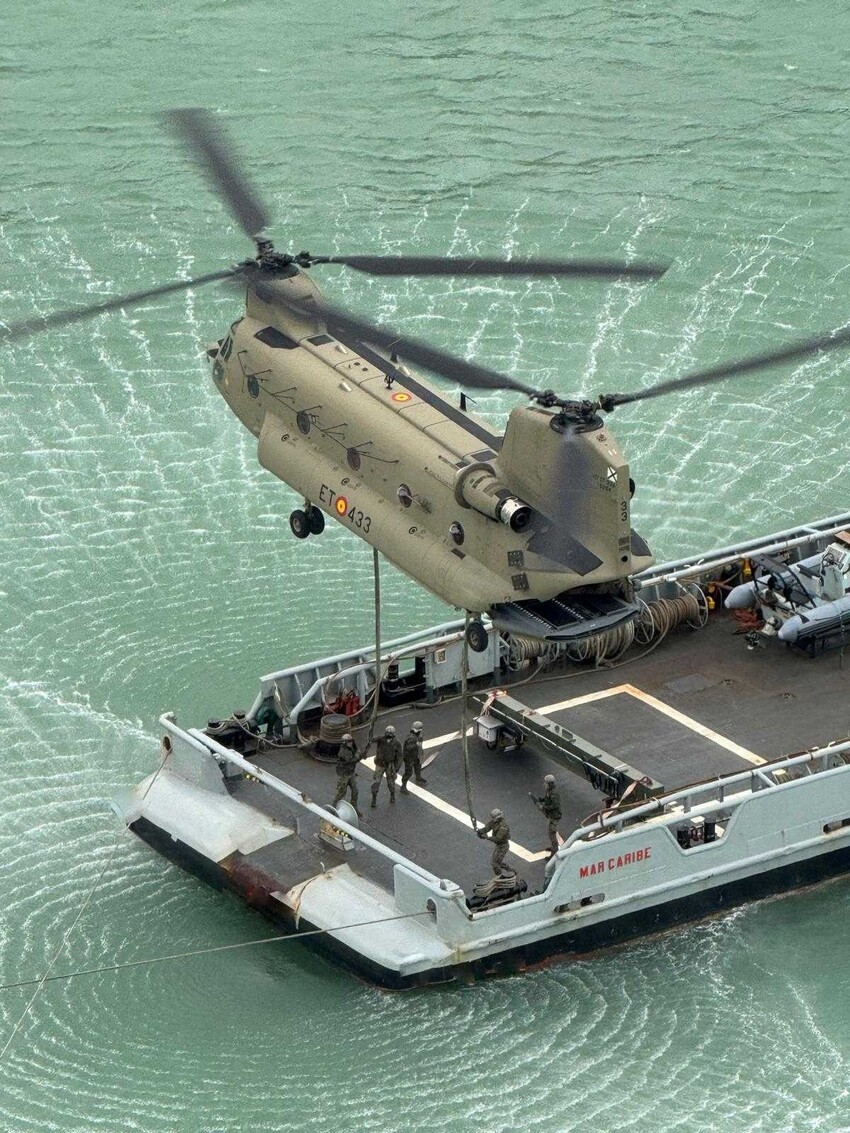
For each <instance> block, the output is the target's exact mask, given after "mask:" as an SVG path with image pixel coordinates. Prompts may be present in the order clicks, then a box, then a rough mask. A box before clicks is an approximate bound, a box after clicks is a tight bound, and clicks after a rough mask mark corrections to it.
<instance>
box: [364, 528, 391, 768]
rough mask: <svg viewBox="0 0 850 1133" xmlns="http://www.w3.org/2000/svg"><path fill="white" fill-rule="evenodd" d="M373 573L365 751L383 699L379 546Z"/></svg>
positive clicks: (373, 562)
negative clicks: (371, 675)
mask: <svg viewBox="0 0 850 1133" xmlns="http://www.w3.org/2000/svg"><path fill="white" fill-rule="evenodd" d="M372 575H373V577H374V579H375V688H374V689H373V691H372V696H373V702H372V715H371V717H370V719H369V732H368V734H367V736H366V747H365V748H364V751H368V750H369V748H370V747H371V746H372V736H373V735H374V733H375V721H376V720H377V719H378V705H379V704H380V700H381V680H382V679H383V673H382V669H381V561H380V557H379V555H378V549H377V547H373V548H372ZM387 665H388V667H389V662H387Z"/></svg>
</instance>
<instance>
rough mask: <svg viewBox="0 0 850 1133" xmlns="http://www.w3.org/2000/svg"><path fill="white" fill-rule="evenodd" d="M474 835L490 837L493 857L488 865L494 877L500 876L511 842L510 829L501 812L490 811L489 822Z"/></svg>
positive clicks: (496, 810) (497, 810)
mask: <svg viewBox="0 0 850 1133" xmlns="http://www.w3.org/2000/svg"><path fill="white" fill-rule="evenodd" d="M475 833H476V834H477V835H478V837H479V838H486V837H487V835H488V834H489V835H490V841H491V842H492V843H493V857H492V859H491V861H490V865H491V866H492V867H493V873H495V875H496V877H501V876H502V865H503V863H504V861H505V856H506V855H507V852H508V848H509V846H510V841H511V828H510V827H509V826H508V824H507V822H505V816H504V814H503V812H502V811H500V810H499V809H498V807H497V808H496V809H495V810H491V811H490V821H489V822H488V823H487V825H486V826H482V827H481V829H480V830H476V831H475Z"/></svg>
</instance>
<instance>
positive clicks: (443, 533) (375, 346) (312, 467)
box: [0, 110, 850, 649]
mask: <svg viewBox="0 0 850 1133" xmlns="http://www.w3.org/2000/svg"><path fill="white" fill-rule="evenodd" d="M170 121H171V124H172V126H173V127H174V128H175V129H176V131H177V133H178V134H179V135H180V137H181V138H182V139H183V141H184V142H185V143H186V144H187V145H188V147H189V149H190V150H191V151H192V152H193V154H194V156H195V158H196V159H197V160H198V161H199V163H200V165H201V166H202V168H203V170H204V171H205V173H206V174H207V176H208V178H209V179H210V181H211V182H212V184H213V185H214V187H215V188H216V189H217V190H218V192H219V193H221V194H222V195H223V197H224V198H225V199H226V201H227V202H228V204H229V206H230V208H231V209H232V211H233V213H234V215H235V217H236V218H237V220H238V221H239V223H240V225H241V227H242V229H243V231H244V232H245V233H246V235H248V236H249V237H250V238H251V239H252V240H253V241H254V242H255V245H256V253H255V255H254V256H253V257H252V258H251V259H248V260H246V261H244V262H242V263H240V264H237V265H236V266H234V267H231V268H227V269H225V270H222V271H217V272H212V273H210V274H208V275H203V276H200V277H196V278H194V279H189V280H182V281H179V282H176V283H171V284H167V285H165V286H160V287H155V288H152V289H150V290H147V291H142V292H136V293H134V294H131V295H126V296H122V297H120V298H116V299H111V300H109V301H107V302H105V303H98V304H94V305H92V306H88V307H81V308H75V309H72V310H65V311H58V312H56V313H54V314H52V315H48V316H46V317H44V318H36V319H30V320H27V321H25V322H20V323H16V324H11V325H9V326H8V327H7V328H6V330H5V332H3V331H2V330H0V338H7V339H14V338H19V337H23V336H25V335H29V334H32V333H35V332H37V331H39V330H44V329H48V328H52V327H56V326H61V325H65V324H68V323H73V322H77V321H80V320H82V319H85V318H88V317H90V316H92V315H96V314H99V313H102V312H106V311H112V310H117V309H120V308H122V307H126V306H130V305H132V304H134V303H139V302H142V301H144V300H145V299H148V298H150V297H153V296H157V295H163V294H167V293H169V292H172V291H181V290H184V289H187V288H194V287H197V286H199V285H200V284H202V283H210V282H213V281H217V280H230V281H235V282H237V283H241V284H242V285H244V286H245V287H246V307H245V313H244V315H242V316H241V317H240V318H238V319H237V320H236V321H235V322H234V323H233V324H232V326H231V327H230V330H229V331H228V332H227V333H226V334H225V335H224V337H223V338H221V339H220V340H219V341H218V342H217V343H216V344H215V345H214V346H211V347H210V348H209V349H208V354H209V356H210V358H211V359H212V369H213V378H214V380H215V384H216V387H217V389H218V390H219V392H220V393H221V394H222V396H223V397H224V399H225V401H226V402H227V403H228V405H229V406H230V408H231V409H232V410H233V412H234V413H235V414H236V416H237V417H238V418H239V419H240V420H241V421H242V423H243V424H244V425H245V427H246V428H247V429H249V430H250V432H251V433H253V434H254V435H255V436H256V437H257V438H258V457H259V461H260V463H261V464H262V465H263V466H264V467H265V468H267V469H268V470H269V471H271V472H273V473H274V474H275V475H276V476H278V477H279V478H280V479H282V480H284V481H285V482H286V483H287V484H289V485H291V486H292V487H293V488H295V490H296V491H297V492H298V493H299V494H300V495H301V496H302V497H303V499H304V505H303V507H299V508H297V509H296V510H295V511H293V512H292V514H291V516H290V526H291V528H292V531H293V533H294V535H295V536H296V537H297V538H299V539H305V538H307V537H308V536H310V535H318V534H320V533H321V532H322V530H323V529H324V526H325V518H324V517H325V515H326V514H327V515H330V516H332V517H333V518H335V519H337V520H338V521H339V522H340V523H342V524H343V525H344V526H346V527H348V528H349V529H350V530H351V531H352V532H353V533H354V534H356V535H358V536H359V537H360V538H362V539H364V540H365V541H366V542H367V543H369V544H371V546H373V547H374V548H376V549H377V550H378V551H379V552H380V553H381V554H383V555H384V556H385V557H386V558H388V559H389V560H390V561H392V562H393V563H395V564H396V566H398V567H399V568H400V569H401V570H403V571H404V572H405V573H407V574H408V575H410V576H411V577H412V578H414V579H415V580H416V581H418V582H420V583H421V584H423V585H424V586H425V587H427V588H428V589H429V590H431V591H432V592H433V593H434V594H436V595H438V596H439V597H440V598H442V599H443V600H444V601H446V602H447V603H448V604H449V605H452V606H456V607H459V608H461V609H463V610H466V611H468V612H470V613H471V614H472V615H474V617H473V620H471V621H470V622H469V628H468V636H469V643H470V645H471V647H472V648H473V649H483V648H485V647H486V641H487V635H486V632H485V630H484V626H483V624H482V623H481V621H480V620H479V615H480V614H481V613H483V612H487V613H488V614H489V615H490V617H491V618H492V619H493V621H494V622H495V623H496V625H498V626H499V627H500V628H502V629H507V630H509V631H511V632H515V633H522V634H527V635H529V636H531V637H535V638H544V639H548V640H562V639H568V638H569V639H574V638H579V637H584V636H587V635H589V634H593V633H598V632H600V631H602V630H605V629H608V628H611V627H613V626H615V625H617V624H619V623H621V622H624V621H628V620H629V619H631V618H633V617H635V616H636V614H637V613H638V606H637V604H636V602H635V601H634V595H633V587H632V584H631V582H630V579H631V577H632V576H633V575H634V574H635V573H637V572H638V571H640V570H642V569H643V568H645V567H647V566H649V565H650V564H651V563H652V561H653V560H652V555H651V552H650V550H649V547H648V546H647V544H646V543H645V542H644V540H643V539H642V538H641V537H640V536H639V535H638V534H637V533H636V532H635V531H634V530H633V529H632V527H631V522H630V500H631V496H632V494H633V491H634V482H633V481H632V480H631V479H630V477H629V469H628V465H627V463H626V461H625V459H624V458H623V456H622V454H621V452H620V449H619V448H618V446H617V443H616V441H615V440H614V438H613V437H612V436H611V433H610V431H609V430H608V428H607V426H606V425H605V423H604V421H603V419H602V417H601V414H602V413H606V412H610V411H611V410H613V409H614V408H615V407H616V406H618V405H623V404H625V403H628V402H632V401H640V400H643V399H646V398H650V397H657V396H659V395H661V394H666V393H670V392H674V391H677V390H682V389H686V388H689V387H693V386H697V385H702V384H705V383H709V382H714V381H718V380H721V379H723V378H726V377H730V376H732V375H735V374H741V373H746V372H748V371H752V370H756V369H760V368H762V367H765V366H769V365H773V364H776V363H779V362H783V361H793V360H795V359H798V358H802V357H805V356H806V355H809V354H813V353H815V352H817V351H819V350H824V349H831V348H834V347H837V346H843V345H846V344H848V343H850V330H845V331H841V332H838V333H836V334H833V335H824V336H820V337H817V338H810V339H807V340H805V341H802V342H797V343H794V344H792V345H790V346H786V347H784V348H782V349H780V350H777V351H773V352H771V353H768V354H761V355H758V356H755V357H750V358H747V359H744V360H739V361H736V362H731V363H725V364H722V365H720V366H717V367H713V368H711V369H708V370H704V371H700V372H699V373H695V374H691V375H688V376H686V377H683V378H678V379H673V380H670V381H665V382H662V383H658V384H656V385H653V386H650V387H649V388H647V389H644V390H642V391H640V392H637V393H633V394H604V395H602V396H600V397H598V398H596V399H593V400H570V399H565V398H561V397H558V396H556V394H555V393H554V392H553V391H551V390H546V391H541V390H537V389H534V388H532V387H530V386H527V385H525V384H523V383H522V382H520V381H518V380H516V379H514V378H512V377H509V376H507V375H504V374H500V373H497V372H496V371H493V370H490V369H487V368H485V367H483V366H479V365H477V364H476V363H474V362H470V361H465V360H463V359H460V358H457V357H454V356H453V355H451V354H448V353H446V352H445V351H442V350H440V349H437V348H435V347H433V346H430V345H428V344H426V343H424V342H422V341H420V340H417V339H414V338H411V337H409V336H406V335H402V334H399V333H397V332H395V331H393V330H392V329H390V328H388V327H386V326H382V327H378V326H376V325H374V324H373V323H371V322H369V321H367V320H365V319H363V318H361V317H359V316H356V315H353V314H352V313H350V312H348V311H345V310H342V309H340V308H339V307H336V306H334V305H332V304H330V303H328V302H327V301H326V300H324V299H323V298H322V297H321V294H320V292H319V289H318V287H317V286H316V284H315V283H314V282H313V280H312V278H311V277H310V276H309V274H308V269H310V268H312V267H314V266H315V265H318V264H341V265H344V266H347V267H349V268H353V269H354V270H356V271H362V272H369V273H373V274H378V275H530V276H533V275H537V276H540V275H551V274H555V275H563V276H575V277H585V278H603V279H604V278H613V277H630V278H633V279H638V280H648V279H652V278H656V277H658V276H660V275H661V274H663V272H664V270H665V269H664V267H661V266H658V265H654V264H634V263H632V264H624V263H612V262H583V261H575V260H535V261H527V262H517V261H503V260H491V259H480V258H479V259H462V258H439V257H406V256H313V255H310V254H309V253H307V252H300V253H299V254H298V255H290V254H287V253H280V252H277V251H275V249H274V247H273V245H272V243H271V241H270V240H269V239H268V238H267V237H266V236H265V234H264V233H265V230H266V229H267V227H268V225H269V217H268V214H267V212H266V210H265V209H264V207H263V206H262V204H261V203H260V202H259V200H258V198H257V196H256V195H255V193H254V191H253V189H252V188H251V186H250V185H249V184H248V182H247V180H246V178H245V177H244V175H243V174H242V172H241V170H240V168H239V166H238V164H237V162H236V160H235V158H234V155H233V153H232V151H231V150H230V149H229V147H228V146H227V144H226V142H225V140H224V139H223V137H222V136H221V135H220V134H219V133H218V132H217V130H216V128H215V125H214V120H213V119H212V118H211V117H210V116H209V115H208V114H207V113H205V112H203V111H200V110H179V111H174V112H172V114H171V115H170ZM400 359H401V360H400ZM407 362H410V363H413V364H415V365H419V366H422V367H423V368H424V369H427V370H429V371H430V372H432V373H435V374H438V375H440V376H442V377H443V378H447V379H449V380H451V381H452V382H454V383H456V384H458V385H460V386H461V387H462V388H463V389H470V388H471V389H482V388H484V389H504V390H514V391H516V392H517V393H520V394H522V395H524V397H525V398H527V399H528V400H529V402H530V404H527V405H520V406H517V407H516V408H514V409H513V410H512V411H511V413H510V416H509V419H508V423H507V427H506V429H505V432H504V435H499V434H497V433H495V432H494V431H493V430H492V428H491V426H490V425H488V424H487V423H486V422H485V421H483V420H481V419H479V418H477V417H476V416H474V415H473V414H471V413H469V412H468V411H467V409H466V404H465V402H466V398H465V395H462V396H461V404H460V406H459V407H458V406H456V405H454V404H453V403H451V402H450V401H448V400H447V398H446V397H445V396H444V394H443V393H442V392H441V391H440V390H439V389H437V388H436V387H434V386H433V385H431V384H430V383H429V382H428V381H426V380H425V379H423V378H422V377H419V376H414V375H413V374H412V373H411V372H410V370H409V369H408V368H407V365H406V363H407Z"/></svg>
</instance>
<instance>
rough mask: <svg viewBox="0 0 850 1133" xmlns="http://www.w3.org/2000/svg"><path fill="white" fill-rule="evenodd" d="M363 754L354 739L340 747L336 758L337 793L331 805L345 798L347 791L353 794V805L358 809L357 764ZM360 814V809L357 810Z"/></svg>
mask: <svg viewBox="0 0 850 1133" xmlns="http://www.w3.org/2000/svg"><path fill="white" fill-rule="evenodd" d="M362 758H363V756H362V755H361V754H360V752H359V751H358V750H357V745H356V744H355V743H354V741H353V740H351V741H349V742H347V743H344V744H343V745H342V746H341V747H340V749H339V755H338V756H337V759H336V794H335V795H334V801H333V802H332V803H331V806H336V804H337V803H338V802H339V801H340V800H341V799H343V798H345V792H346V791H349V792H350V794H351V805H352V806H353V807H354V809H355V810H357V764H358V763H359V762H360V760H361V759H362ZM357 813H358V814H359V813H360V811H359V810H357Z"/></svg>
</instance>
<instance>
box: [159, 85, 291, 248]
mask: <svg viewBox="0 0 850 1133" xmlns="http://www.w3.org/2000/svg"><path fill="white" fill-rule="evenodd" d="M166 117H167V120H168V121H169V122H170V123H171V125H172V127H173V129H174V130H175V132H176V133H177V134H178V135H179V137H180V138H182V140H183V141H184V142H185V144H186V146H187V147H188V148H189V149H190V150H191V151H192V152H193V153H194V155H195V158H196V160H197V162H198V164H199V165H200V166H201V168H202V169H203V171H204V173H206V175H207V178H208V180H209V181H210V183H211V184H212V186H213V188H214V189H216V190H217V191H218V192H219V193H220V194H221V195H222V196H223V197H224V198H225V199H226V200H227V203H228V204H229V205H230V208H231V210H232V212H233V214H234V216H235V217H236V219H237V220H238V221H239V223H240V224H241V226H242V230H243V232H245V234H246V235H247V236H250V237H251V239H252V240H253V238H254V237H255V236H256V235H257V234H258V233H259V232H262V231H263V229H264V228H266V227H267V226H268V225H269V223H270V221H269V215H268V212H267V211H266V209H265V208H264V207H263V205H262V203H261V202H260V200H259V198H258V197H257V196H256V194H255V193H254V190H253V189H252V188H251V186H250V185H249V183H248V179H247V177H246V176H245V175H244V174H243V172H242V170H241V168H240V164H239V160H238V158H237V157H236V154H235V153H234V151H233V148H232V147H231V145H230V143H229V142H228V141H227V139H226V138H225V136H224V133H223V132H222V130H221V128H220V127H219V125H218V123H217V122H216V119H215V118H214V117H213V116H212V114H210V113H209V111H206V110H201V109H199V108H195V107H187V108H185V109H182V110H171V111H169V112H168V114H167V116H166Z"/></svg>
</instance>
